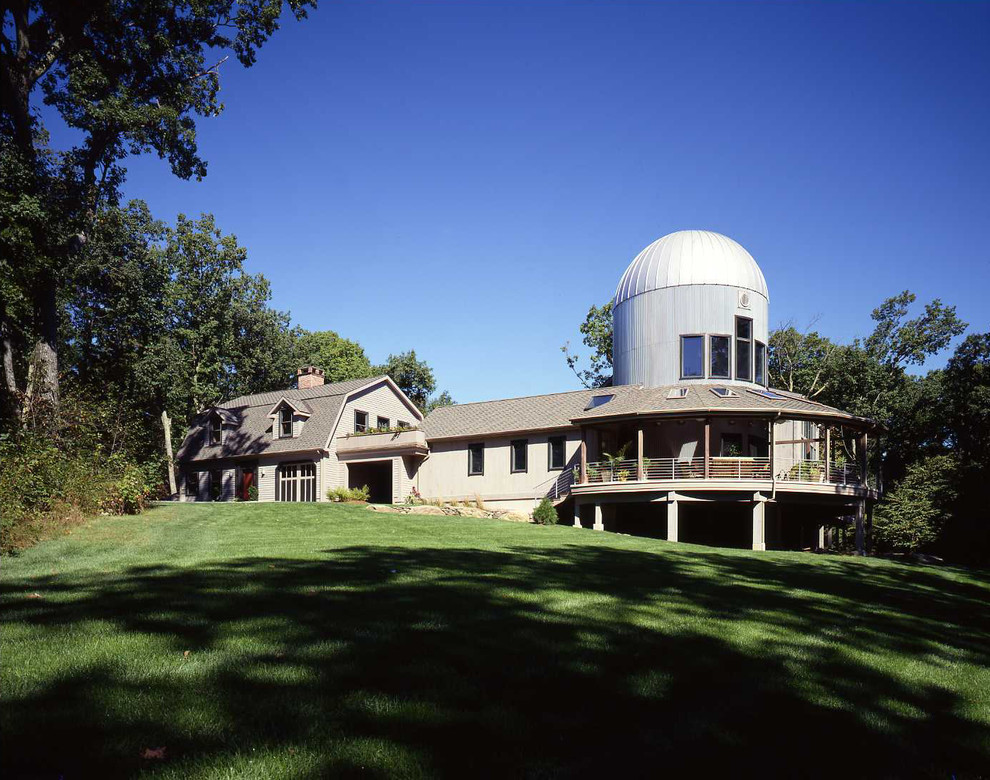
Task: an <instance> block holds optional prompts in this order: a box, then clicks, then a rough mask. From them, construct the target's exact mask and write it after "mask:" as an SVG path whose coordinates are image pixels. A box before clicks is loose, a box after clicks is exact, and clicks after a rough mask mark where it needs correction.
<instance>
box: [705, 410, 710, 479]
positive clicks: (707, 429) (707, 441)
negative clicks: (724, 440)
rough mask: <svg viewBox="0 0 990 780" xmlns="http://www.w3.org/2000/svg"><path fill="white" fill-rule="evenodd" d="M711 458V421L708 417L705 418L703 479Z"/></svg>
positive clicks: (706, 473)
mask: <svg viewBox="0 0 990 780" xmlns="http://www.w3.org/2000/svg"><path fill="white" fill-rule="evenodd" d="M711 459H712V421H711V418H710V417H706V418H705V479H708V473H709V470H710V468H709V464H710V463H711Z"/></svg>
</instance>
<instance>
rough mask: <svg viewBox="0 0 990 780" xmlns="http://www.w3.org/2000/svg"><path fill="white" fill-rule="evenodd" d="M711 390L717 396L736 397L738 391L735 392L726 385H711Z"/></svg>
mask: <svg viewBox="0 0 990 780" xmlns="http://www.w3.org/2000/svg"><path fill="white" fill-rule="evenodd" d="M711 390H712V392H713V393H715V395H717V396H718V397H719V398H738V397H739V393H735V392H733V391H732V390H730V389H729V388H727V387H713V388H712V389H711Z"/></svg>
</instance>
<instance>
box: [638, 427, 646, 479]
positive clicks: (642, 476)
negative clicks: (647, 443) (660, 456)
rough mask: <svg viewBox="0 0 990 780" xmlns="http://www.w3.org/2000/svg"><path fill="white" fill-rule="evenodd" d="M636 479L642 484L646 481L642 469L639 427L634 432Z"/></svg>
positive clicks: (640, 431) (641, 430)
mask: <svg viewBox="0 0 990 780" xmlns="http://www.w3.org/2000/svg"><path fill="white" fill-rule="evenodd" d="M636 479H638V480H639V481H640V482H642V481H643V480H644V479H646V472H645V470H644V469H643V426H642V425H640V426H639V429H638V430H637V431H636Z"/></svg>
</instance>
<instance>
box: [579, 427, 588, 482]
mask: <svg viewBox="0 0 990 780" xmlns="http://www.w3.org/2000/svg"><path fill="white" fill-rule="evenodd" d="M580 481H581V484H582V485H586V484H588V442H587V441H586V440H585V437H584V428H582V429H581V480H580Z"/></svg>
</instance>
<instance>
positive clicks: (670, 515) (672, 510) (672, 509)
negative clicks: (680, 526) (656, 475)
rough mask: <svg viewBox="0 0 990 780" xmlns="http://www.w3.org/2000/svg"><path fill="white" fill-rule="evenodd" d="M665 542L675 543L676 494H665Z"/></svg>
mask: <svg viewBox="0 0 990 780" xmlns="http://www.w3.org/2000/svg"><path fill="white" fill-rule="evenodd" d="M667 541H668V542H676V541H677V494H676V493H668V494H667Z"/></svg>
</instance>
